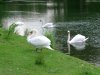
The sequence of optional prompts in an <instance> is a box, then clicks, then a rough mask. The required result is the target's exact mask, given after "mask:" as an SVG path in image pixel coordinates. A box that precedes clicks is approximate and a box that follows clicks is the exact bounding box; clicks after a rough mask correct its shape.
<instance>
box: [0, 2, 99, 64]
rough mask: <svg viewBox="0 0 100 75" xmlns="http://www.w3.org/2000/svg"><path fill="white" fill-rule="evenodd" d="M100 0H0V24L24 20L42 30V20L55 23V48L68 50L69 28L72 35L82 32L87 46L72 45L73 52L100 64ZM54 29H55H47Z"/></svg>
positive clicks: (76, 55)
mask: <svg viewBox="0 0 100 75" xmlns="http://www.w3.org/2000/svg"><path fill="white" fill-rule="evenodd" d="M99 7H100V3H99V2H83V3H81V2H80V3H76V2H73V3H70V2H69V3H67V4H64V3H47V2H36V3H34V2H27V3H26V2H25V3H22V2H21V3H18V2H4V3H2V2H0V25H2V26H3V27H4V28H8V27H9V25H11V24H12V23H14V22H16V21H22V22H24V23H25V25H27V26H28V27H30V28H37V29H38V30H40V32H41V31H43V30H42V29H41V26H42V23H41V22H40V20H43V23H44V24H45V23H48V22H52V23H54V25H55V28H53V31H52V32H53V34H54V37H55V43H56V46H55V49H58V50H60V51H61V52H64V53H67V52H68V45H67V38H68V33H67V31H68V30H70V31H71V38H72V37H74V36H75V35H76V34H82V35H84V36H86V37H88V38H89V39H88V40H87V41H86V44H85V48H84V49H81V50H79V49H77V48H75V47H73V46H70V55H71V56H75V57H77V58H80V59H82V60H85V61H88V62H90V63H93V64H96V65H98V66H99V65H100V10H99ZM46 30H52V28H49V29H46Z"/></svg>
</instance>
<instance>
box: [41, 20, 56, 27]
mask: <svg viewBox="0 0 100 75" xmlns="http://www.w3.org/2000/svg"><path fill="white" fill-rule="evenodd" d="M40 22H42V27H43V28H50V27H54V24H53V23H46V24H43V21H42V20H40Z"/></svg>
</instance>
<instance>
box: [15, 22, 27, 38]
mask: <svg viewBox="0 0 100 75" xmlns="http://www.w3.org/2000/svg"><path fill="white" fill-rule="evenodd" d="M15 24H16V25H17V26H16V27H15V29H14V33H16V34H18V35H20V36H24V35H25V32H26V26H25V25H24V23H23V22H19V21H18V22H15Z"/></svg>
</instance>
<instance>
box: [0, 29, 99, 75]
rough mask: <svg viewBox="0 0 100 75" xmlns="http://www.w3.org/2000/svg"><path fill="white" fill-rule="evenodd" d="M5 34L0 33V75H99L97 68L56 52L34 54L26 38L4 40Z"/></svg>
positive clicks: (0, 30)
mask: <svg viewBox="0 0 100 75" xmlns="http://www.w3.org/2000/svg"><path fill="white" fill-rule="evenodd" d="M5 32H6V33H7V31H5V30H2V29H0V34H1V35H0V75H100V68H99V67H96V66H94V65H91V64H89V63H87V62H85V61H82V60H80V59H77V58H75V57H71V56H69V55H65V54H63V53H61V52H59V51H56V50H55V51H51V50H48V49H43V50H42V52H39V53H37V52H36V51H35V47H33V46H32V45H30V44H29V43H27V41H26V37H21V36H18V35H15V34H12V36H11V37H10V39H7V40H6V39H5V38H3V37H4V35H6V34H4V33H5ZM38 61H39V62H42V63H41V64H38V63H36V62H38Z"/></svg>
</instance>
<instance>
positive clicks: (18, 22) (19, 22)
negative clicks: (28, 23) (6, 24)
mask: <svg viewBox="0 0 100 75" xmlns="http://www.w3.org/2000/svg"><path fill="white" fill-rule="evenodd" d="M15 24H16V25H24V23H23V22H21V21H17V22H15Z"/></svg>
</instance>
